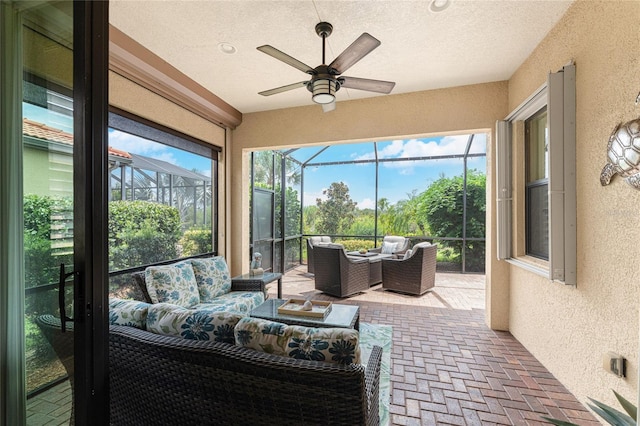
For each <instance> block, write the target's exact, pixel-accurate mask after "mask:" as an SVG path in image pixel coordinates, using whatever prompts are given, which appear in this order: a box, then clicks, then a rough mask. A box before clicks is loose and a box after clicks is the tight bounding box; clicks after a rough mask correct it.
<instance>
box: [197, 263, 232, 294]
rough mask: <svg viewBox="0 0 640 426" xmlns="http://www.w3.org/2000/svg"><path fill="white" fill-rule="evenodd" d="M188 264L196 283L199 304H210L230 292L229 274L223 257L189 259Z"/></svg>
mask: <svg viewBox="0 0 640 426" xmlns="http://www.w3.org/2000/svg"><path fill="white" fill-rule="evenodd" d="M190 262H191V266H192V267H193V272H194V274H195V276H196V282H197V283H198V292H199V293H200V303H211V302H213V301H214V299H215V298H216V297H218V296H221V295H223V294H225V293H229V292H230V291H231V274H230V273H229V267H228V266H227V262H226V261H225V260H224V257H222V256H215V257H211V258H208V259H191V260H190Z"/></svg>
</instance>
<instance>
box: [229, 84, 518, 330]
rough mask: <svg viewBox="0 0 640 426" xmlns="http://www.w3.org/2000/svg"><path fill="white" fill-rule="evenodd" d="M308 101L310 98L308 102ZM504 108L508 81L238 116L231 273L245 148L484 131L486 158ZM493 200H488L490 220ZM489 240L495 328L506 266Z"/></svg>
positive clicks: (243, 254)
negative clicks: (332, 106) (331, 106)
mask: <svg viewBox="0 0 640 426" xmlns="http://www.w3.org/2000/svg"><path fill="white" fill-rule="evenodd" d="M310 103H311V100H310ZM507 113H508V108H507V84H506V82H496V83H488V84H479V85H472V86H463V87H453V88H449V89H442V90H433V91H425V92H414V93H408V94H399V95H388V96H380V97H375V98H368V99H362V100H355V101H349V102H339V103H338V104H337V108H336V110H335V111H333V112H330V113H326V114H325V113H323V112H322V109H321V108H320V107H319V106H317V105H311V106H307V107H300V108H290V109H282V110H275V111H265V112H260V113H254V114H244V116H243V122H242V124H241V125H240V126H239V127H238V128H237V129H236V130H234V132H233V143H232V145H233V158H232V165H231V170H232V182H231V191H232V197H233V202H232V205H231V217H233V218H234V220H233V221H232V223H231V229H232V237H231V240H232V241H233V244H232V247H231V249H232V251H231V259H232V261H231V263H232V272H233V273H239V272H241V271H242V270H243V269H248V265H249V261H248V259H249V216H248V213H249V196H248V188H249V170H248V165H249V161H248V153H249V152H250V151H252V150H255V149H262V148H276V147H277V148H282V147H285V146H287V147H293V146H303V145H310V144H327V143H337V142H345V141H364V140H384V139H393V138H406V137H411V136H425V135H444V134H447V133H464V132H472V131H482V132H487V133H489V138H488V140H487V144H488V147H487V148H488V149H487V151H488V153H487V158H488V159H490V158H492V155H493V154H492V145H491V140H492V136H491V135H492V133H493V128H494V126H495V121H496V120H498V119H502V118H504V117H505V116H506V115H507ZM487 169H488V171H487V172H488V176H487V177H488V179H487V182H488V184H487V190H488V196H487V197H488V200H491V199H493V195H492V194H493V187H494V184H493V183H491V182H493V177H492V176H493V174H492V173H493V168H491V167H488V168H487ZM493 204H494V203H493V202H490V201H488V202H487V211H488V215H487V216H488V220H489V221H490V222H489V223H490V225H489V226H492V225H491V224H492V223H494V222H493V219H491V217H492V216H493V215H492V212H493ZM493 247H495V237H494V236H493V234H488V242H487V286H488V289H489V290H488V293H489V294H491V295H495V297H488V298H487V300H488V303H490V302H491V301H493V300H496V299H501V298H502V301H503V303H502V304H501V310H492V309H487V312H488V313H491V315H490V316H489V317H488V318H487V321H488V323H489V324H491V325H492V326H493V327H495V328H499V329H506V328H507V326H508V304H507V303H506V298H505V295H507V297H508V288H507V279H506V275H505V274H506V273H507V272H508V268H507V267H506V265H499V264H498V262H497V261H496V260H495V258H496V256H495V254H494V253H493Z"/></svg>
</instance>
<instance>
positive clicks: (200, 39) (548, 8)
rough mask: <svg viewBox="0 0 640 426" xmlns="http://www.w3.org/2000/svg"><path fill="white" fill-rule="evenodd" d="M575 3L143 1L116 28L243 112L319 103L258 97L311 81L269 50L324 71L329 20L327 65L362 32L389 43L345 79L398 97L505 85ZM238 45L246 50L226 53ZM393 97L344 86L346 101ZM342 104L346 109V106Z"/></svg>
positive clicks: (124, 1) (302, 92)
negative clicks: (385, 87) (375, 83)
mask: <svg viewBox="0 0 640 426" xmlns="http://www.w3.org/2000/svg"><path fill="white" fill-rule="evenodd" d="M571 2H572V0H553V1H544V0H499V1H488V0H451V5H450V7H449V8H448V9H447V10H445V11H443V12H441V13H433V12H431V11H430V10H429V3H430V1H427V0H425V1H403V0H399V1H376V0H369V1H364V0H363V1H334V0H291V1H239V0H235V1H218V0H216V1H179V0H164V1H158V0H154V1H139V0H115V1H114V0H112V1H111V2H110V11H109V13H110V19H109V20H110V23H111V24H113V25H114V26H115V27H117V28H118V29H120V30H121V31H123V32H124V33H126V34H127V35H129V36H130V37H132V38H134V39H135V40H137V41H138V42H139V43H141V44H142V45H144V46H146V47H147V48H148V49H150V50H151V51H152V52H154V53H155V54H157V55H159V56H160V57H162V58H163V59H164V60H166V61H167V62H169V63H170V64H172V65H173V66H175V67H176V68H178V69H179V70H180V71H182V72H183V73H185V74H187V75H188V76H190V77H191V78H192V79H194V80H195V81H197V82H198V83H200V84H201V85H202V86H204V87H206V88H207V89H209V90H210V91H211V92H212V93H214V94H216V95H217V96H219V97H220V98H222V99H224V100H225V101H226V102H227V103H229V104H231V105H232V106H233V107H235V108H236V109H238V110H239V111H241V112H243V113H249V112H256V111H264V110H271V109H278V108H286V107H293V106H301V105H312V104H313V102H312V101H311V94H310V93H309V92H308V91H307V90H306V89H305V88H299V89H295V90H292V91H290V92H286V93H280V94H277V95H272V96H269V97H263V96H260V95H258V92H260V91H263V90H267V89H272V88H275V87H279V86H283V85H286V84H290V83H295V82H298V81H305V80H308V75H306V74H304V73H302V72H301V71H298V70H297V69H295V68H293V67H291V66H288V65H286V64H285V63H283V62H280V61H278V60H276V59H274V58H272V57H270V56H268V55H266V54H264V53H262V52H260V51H258V50H256V47H258V46H261V45H264V44H270V45H272V46H273V47H275V48H277V49H279V50H281V51H283V52H285V53H287V54H289V55H291V56H293V57H294V58H296V59H299V60H300V61H302V62H304V63H306V64H308V65H310V66H311V67H315V66H316V65H319V64H320V63H321V62H322V39H321V38H320V37H318V36H317V35H316V33H315V29H314V28H315V25H316V24H317V23H318V22H320V21H327V22H330V23H331V24H332V25H333V34H332V35H331V36H330V37H329V38H328V39H327V42H328V43H327V63H329V62H331V61H332V60H333V58H335V57H336V56H337V55H339V54H340V52H342V51H343V50H344V49H345V48H346V47H347V46H349V45H350V44H351V43H352V42H353V41H354V40H355V39H356V38H357V37H358V36H359V35H360V34H362V33H363V32H368V33H369V34H371V35H372V36H374V37H376V38H377V39H379V40H380V41H381V42H382V44H381V46H380V47H378V48H377V49H375V50H374V51H373V52H371V53H370V54H369V55H367V56H366V57H365V58H364V59H362V60H361V61H360V62H358V63H357V64H355V65H354V66H353V67H351V68H350V69H349V70H348V71H347V72H345V73H344V75H347V76H351V77H361V78H371V79H380V80H390V81H395V82H396V86H395V88H394V89H393V91H392V92H391V93H392V94H398V93H406V92H414V91H420V90H430V89H437V88H443V87H453V86H461V85H467V84H475V83H484V82H491V81H500V80H506V79H508V78H509V77H511V75H512V74H513V73H514V72H515V70H516V69H517V68H518V66H520V64H522V62H523V61H524V60H525V59H526V58H527V56H528V55H529V54H530V53H531V52H532V51H533V49H534V48H535V47H536V46H537V45H538V43H539V42H540V41H541V40H542V39H543V38H544V36H545V35H546V34H547V33H548V32H549V30H550V29H551V28H552V27H553V26H554V25H555V23H556V22H557V21H558V20H559V19H560V17H561V16H562V15H563V14H564V13H565V12H566V10H567V8H568V7H569V5H570V4H571ZM221 42H226V43H230V44H232V45H233V46H235V47H236V48H237V53H235V54H234V55H227V54H224V53H222V52H221V51H220V50H219V49H218V47H217V46H218V44H219V43H221ZM371 96H385V95H380V94H377V93H371V92H365V91H360V90H354V89H344V88H343V89H341V90H339V91H338V93H337V101H338V102H340V101H344V100H349V99H358V98H364V97H371ZM338 108H339V104H338Z"/></svg>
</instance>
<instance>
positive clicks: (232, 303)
mask: <svg viewBox="0 0 640 426" xmlns="http://www.w3.org/2000/svg"><path fill="white" fill-rule="evenodd" d="M263 302H264V293H263V292H261V291H230V292H229V293H225V294H222V295H220V296H218V297H216V298H215V299H212V300H211V301H210V302H208V303H199V304H197V305H194V306H193V307H192V308H193V309H207V310H211V311H219V312H222V311H232V312H238V313H242V314H248V313H249V311H251V310H252V309H254V308H257V307H258V306H260V305H262V303H263Z"/></svg>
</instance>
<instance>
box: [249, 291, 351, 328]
mask: <svg viewBox="0 0 640 426" xmlns="http://www.w3.org/2000/svg"><path fill="white" fill-rule="evenodd" d="M284 302H286V300H284V299H268V300H266V301H265V302H264V303H263V304H262V305H260V306H258V307H257V308H255V309H253V310H252V311H251V312H249V316H250V317H253V318H262V319H266V320H270V321H276V322H281V323H284V324H289V325H303V326H305V327H321V328H329V327H340V328H354V329H356V330H359V329H360V307H359V306H355V305H339V304H337V303H332V304H331V312H329V314H328V315H327V316H326V318H324V319H323V318H316V317H305V316H301V315H280V314H279V313H278V307H279V306H280V305H282V304H283V303H284Z"/></svg>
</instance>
